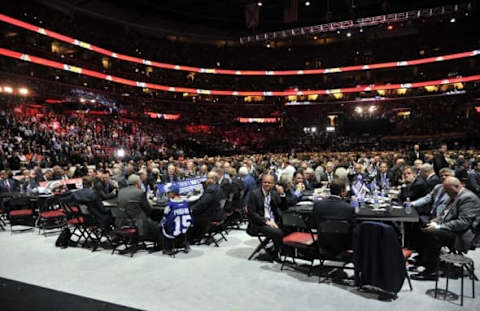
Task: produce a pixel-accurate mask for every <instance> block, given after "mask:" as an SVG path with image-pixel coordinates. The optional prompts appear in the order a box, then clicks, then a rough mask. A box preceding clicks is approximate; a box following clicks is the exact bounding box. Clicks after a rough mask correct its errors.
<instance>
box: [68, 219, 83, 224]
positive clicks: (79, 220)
mask: <svg viewBox="0 0 480 311" xmlns="http://www.w3.org/2000/svg"><path fill="white" fill-rule="evenodd" d="M83 222H84V220H83V217H78V218H72V219H70V220H69V221H68V223H69V224H72V225H78V224H83Z"/></svg>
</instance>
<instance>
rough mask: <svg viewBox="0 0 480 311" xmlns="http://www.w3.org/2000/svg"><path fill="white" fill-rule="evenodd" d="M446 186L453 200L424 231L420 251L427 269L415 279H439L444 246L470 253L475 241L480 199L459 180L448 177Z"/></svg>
mask: <svg viewBox="0 0 480 311" xmlns="http://www.w3.org/2000/svg"><path fill="white" fill-rule="evenodd" d="M443 187H444V189H445V191H446V192H447V194H448V196H449V197H450V202H449V203H448V205H447V207H446V208H445V210H444V211H443V212H442V213H441V214H440V216H438V217H436V218H434V219H433V220H432V221H431V222H430V223H429V224H428V225H427V227H426V228H425V229H424V230H423V235H422V236H421V237H420V241H421V247H420V248H419V249H418V252H419V256H420V261H419V263H421V265H423V266H424V267H425V270H424V271H422V272H420V273H418V274H415V275H412V279H414V280H435V278H436V273H435V271H436V267H437V265H438V260H439V256H440V249H441V247H442V246H448V247H449V248H456V249H459V250H461V251H465V250H468V249H469V248H470V246H471V243H472V241H473V238H474V233H473V232H472V230H471V229H472V228H471V227H472V223H473V221H474V220H475V219H476V218H478V217H480V199H479V198H478V197H477V196H476V195H475V194H474V193H473V192H471V191H470V190H468V189H466V188H465V187H464V186H463V185H462V183H461V182H460V180H459V179H458V178H456V177H447V178H446V179H445V181H444V182H443Z"/></svg>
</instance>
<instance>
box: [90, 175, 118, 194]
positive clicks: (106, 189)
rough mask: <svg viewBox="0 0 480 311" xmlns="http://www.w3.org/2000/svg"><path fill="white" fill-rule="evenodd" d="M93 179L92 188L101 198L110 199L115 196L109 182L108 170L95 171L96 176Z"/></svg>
mask: <svg viewBox="0 0 480 311" xmlns="http://www.w3.org/2000/svg"><path fill="white" fill-rule="evenodd" d="M89 177H90V176H89ZM93 181H94V186H93V189H94V190H95V192H96V193H97V194H98V195H99V196H100V198H101V199H102V200H111V199H113V198H115V197H116V196H117V194H116V192H115V191H114V188H113V187H112V186H111V185H110V184H109V181H110V173H108V171H104V172H102V171H97V178H95V179H93Z"/></svg>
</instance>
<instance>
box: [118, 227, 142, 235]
mask: <svg viewBox="0 0 480 311" xmlns="http://www.w3.org/2000/svg"><path fill="white" fill-rule="evenodd" d="M115 233H118V234H136V233H137V228H124V229H118V230H115Z"/></svg>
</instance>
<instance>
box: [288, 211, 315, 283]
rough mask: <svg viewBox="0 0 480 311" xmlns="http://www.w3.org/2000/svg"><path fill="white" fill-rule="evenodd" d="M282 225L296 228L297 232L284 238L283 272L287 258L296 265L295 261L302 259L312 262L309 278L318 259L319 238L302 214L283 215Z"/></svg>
mask: <svg viewBox="0 0 480 311" xmlns="http://www.w3.org/2000/svg"><path fill="white" fill-rule="evenodd" d="M282 224H283V226H284V227H292V228H295V231H294V232H292V233H290V234H288V235H287V236H285V237H283V239H282V242H283V246H282V248H283V250H284V252H283V259H282V266H281V268H280V270H283V267H284V266H285V263H286V260H287V257H291V258H292V261H293V263H294V264H296V262H295V259H296V258H298V259H302V260H307V261H310V268H309V270H308V276H310V274H311V272H312V269H313V262H314V260H315V259H317V256H316V254H315V253H316V249H315V242H316V241H317V239H318V237H317V235H316V234H314V233H313V232H312V230H311V228H310V227H309V226H308V225H307V223H306V222H305V220H304V219H303V218H302V216H301V215H300V214H297V213H285V214H283V215H282Z"/></svg>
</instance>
